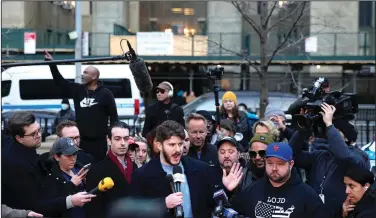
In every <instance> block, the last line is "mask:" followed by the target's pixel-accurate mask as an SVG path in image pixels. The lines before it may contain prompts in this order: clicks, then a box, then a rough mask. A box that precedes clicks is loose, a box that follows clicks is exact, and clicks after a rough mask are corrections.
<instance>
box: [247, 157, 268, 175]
mask: <svg viewBox="0 0 376 218" xmlns="http://www.w3.org/2000/svg"><path fill="white" fill-rule="evenodd" d="M248 167H249V168H250V169H251V171H252V173H253V174H254V175H255V177H256V178H257V179H259V178H261V177H263V176H264V175H265V166H264V167H261V168H260V167H257V165H256V164H255V163H253V161H252V160H249V162H248Z"/></svg>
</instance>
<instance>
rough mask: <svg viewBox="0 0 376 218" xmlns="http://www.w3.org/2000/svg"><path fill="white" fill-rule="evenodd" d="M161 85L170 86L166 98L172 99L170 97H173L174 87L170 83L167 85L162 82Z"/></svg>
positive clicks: (165, 82)
mask: <svg viewBox="0 0 376 218" xmlns="http://www.w3.org/2000/svg"><path fill="white" fill-rule="evenodd" d="M162 83H164V84H167V85H168V86H170V90H169V91H168V97H170V98H172V96H174V87H173V86H172V84H171V83H169V82H167V81H163V82H162Z"/></svg>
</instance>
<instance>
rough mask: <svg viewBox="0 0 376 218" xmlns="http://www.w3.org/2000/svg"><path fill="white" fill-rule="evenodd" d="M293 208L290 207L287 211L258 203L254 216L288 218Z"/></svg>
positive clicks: (258, 217)
mask: <svg viewBox="0 0 376 218" xmlns="http://www.w3.org/2000/svg"><path fill="white" fill-rule="evenodd" d="M294 209H295V207H294V206H291V207H290V208H288V209H287V210H284V209H283V207H280V206H274V205H271V204H267V203H264V202H262V201H258V202H257V204H256V207H255V216H256V217H257V218H290V214H292V212H294Z"/></svg>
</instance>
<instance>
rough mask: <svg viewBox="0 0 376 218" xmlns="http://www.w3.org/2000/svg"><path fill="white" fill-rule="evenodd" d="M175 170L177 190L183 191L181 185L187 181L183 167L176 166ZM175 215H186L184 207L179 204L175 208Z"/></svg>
mask: <svg viewBox="0 0 376 218" xmlns="http://www.w3.org/2000/svg"><path fill="white" fill-rule="evenodd" d="M172 172H173V174H174V175H173V176H172V177H173V180H174V184H175V189H174V190H175V192H181V188H180V185H181V183H183V182H184V181H185V179H184V175H183V169H182V168H181V167H180V166H174V168H173V169H172ZM175 217H176V218H178V217H184V211H183V207H182V206H181V205H178V206H177V207H176V210H175Z"/></svg>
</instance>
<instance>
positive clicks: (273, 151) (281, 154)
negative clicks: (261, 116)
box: [265, 142, 292, 161]
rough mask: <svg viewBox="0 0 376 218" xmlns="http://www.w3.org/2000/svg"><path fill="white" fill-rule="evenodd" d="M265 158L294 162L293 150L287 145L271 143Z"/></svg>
mask: <svg viewBox="0 0 376 218" xmlns="http://www.w3.org/2000/svg"><path fill="white" fill-rule="evenodd" d="M265 157H266V158H268V157H276V158H279V159H281V160H284V161H290V160H292V149H291V147H290V145H288V144H287V143H283V142H276V143H271V144H269V145H268V147H267V148H266V155H265Z"/></svg>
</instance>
